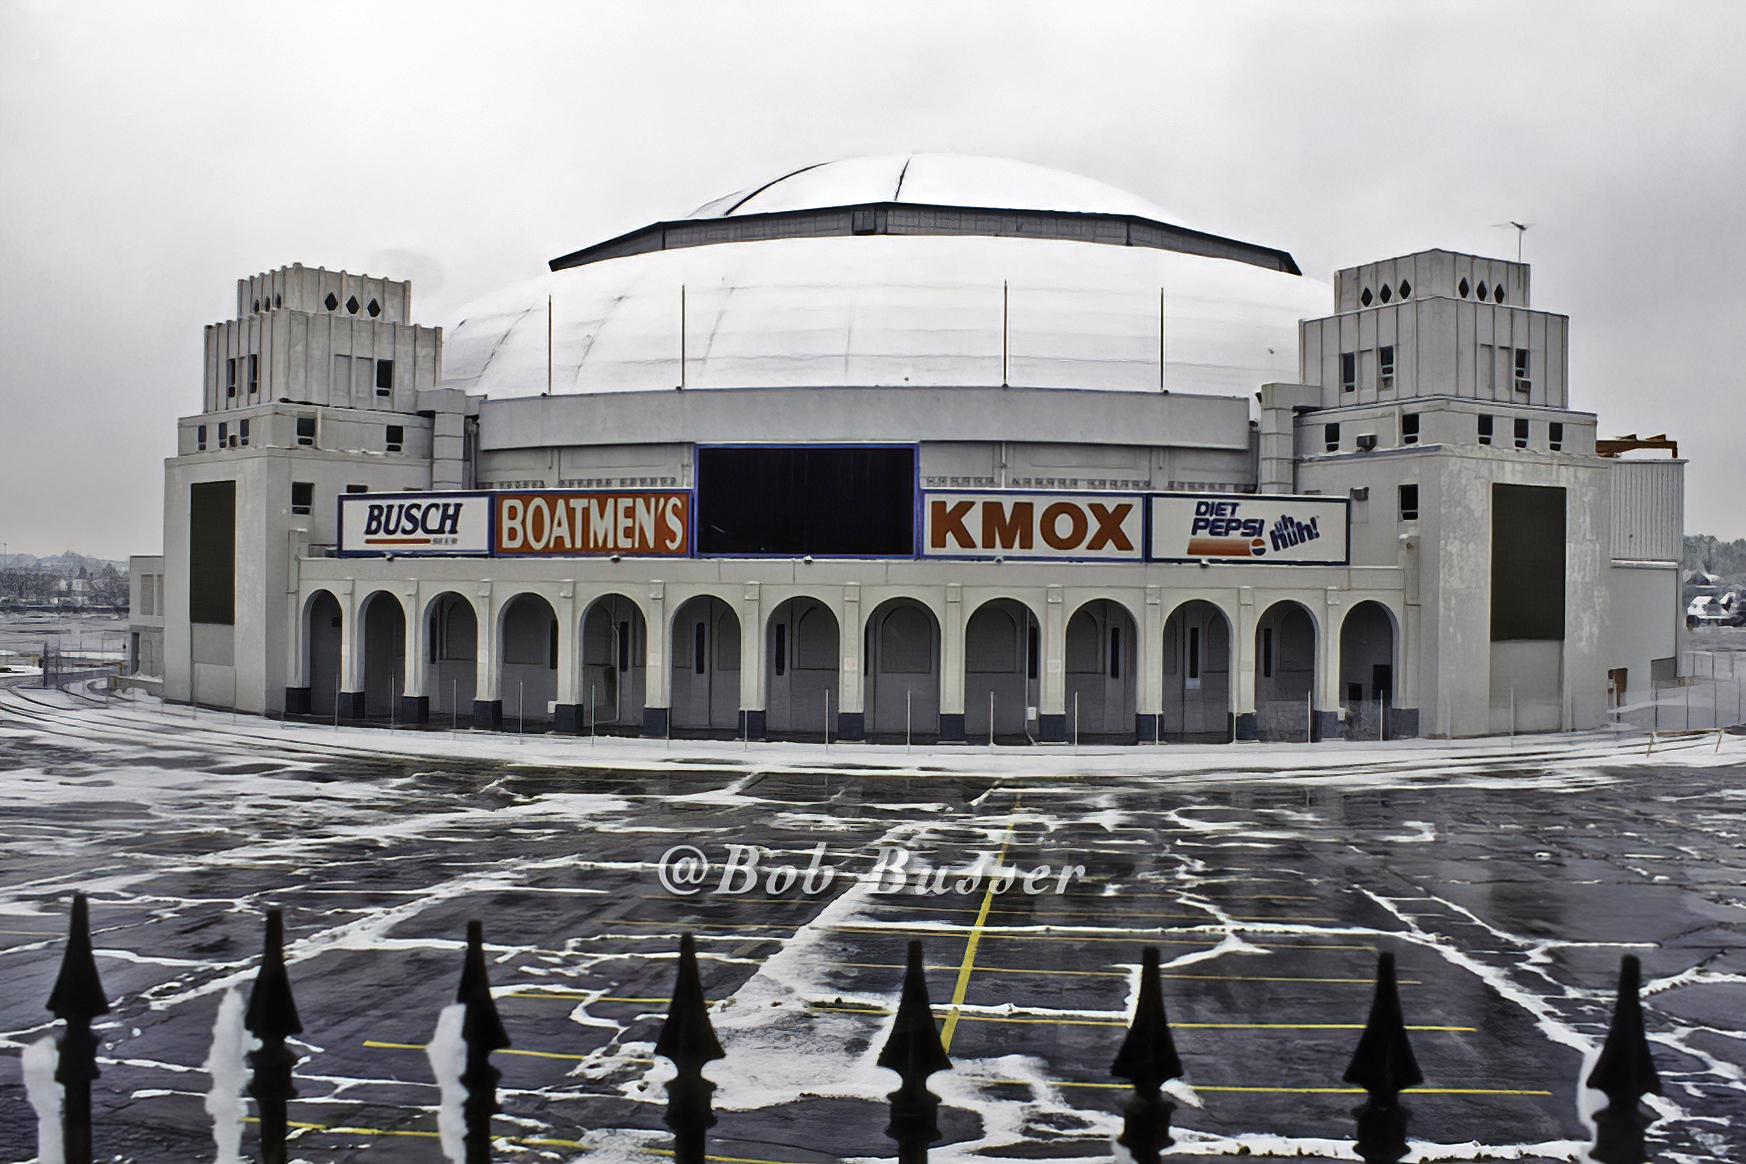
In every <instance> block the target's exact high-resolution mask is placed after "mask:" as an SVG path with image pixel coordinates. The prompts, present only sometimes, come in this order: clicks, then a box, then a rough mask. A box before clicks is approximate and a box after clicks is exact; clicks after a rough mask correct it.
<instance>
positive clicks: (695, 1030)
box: [655, 934, 727, 1164]
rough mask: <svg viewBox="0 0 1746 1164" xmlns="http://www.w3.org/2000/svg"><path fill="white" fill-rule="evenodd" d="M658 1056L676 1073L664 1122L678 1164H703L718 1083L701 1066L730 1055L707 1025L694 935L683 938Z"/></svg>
mask: <svg viewBox="0 0 1746 1164" xmlns="http://www.w3.org/2000/svg"><path fill="white" fill-rule="evenodd" d="M655 1054H657V1055H659V1056H661V1057H662V1058H663V1059H671V1060H672V1061H673V1065H674V1066H675V1067H676V1068H678V1074H676V1075H675V1076H674V1077H673V1079H672V1080H671V1081H670V1082H669V1083H668V1084H667V1116H666V1123H667V1126H668V1127H670V1128H672V1129H673V1159H674V1161H675V1164H703V1160H704V1136H705V1134H706V1133H707V1132H708V1131H709V1129H710V1128H712V1127H714V1126H715V1112H714V1111H713V1110H712V1109H711V1107H710V1096H711V1095H713V1094H714V1093H715V1084H714V1083H712V1082H710V1081H709V1080H708V1079H705V1078H704V1077H703V1067H704V1064H706V1063H709V1062H711V1061H713V1060H716V1059H725V1058H726V1057H727V1056H726V1054H725V1053H724V1052H723V1051H722V1049H721V1043H720V1041H719V1040H717V1039H716V1037H715V1028H714V1027H713V1026H711V1025H710V1022H709V1004H708V1003H707V1002H705V1001H704V998H703V978H702V976H701V975H700V974H699V973H698V971H697V943H696V941H695V940H694V939H693V938H692V936H691V935H690V934H685V935H683V936H681V937H680V939H679V974H678V977H677V978H676V979H675V980H674V983H673V1002H672V1005H670V1006H669V1007H668V1008H667V1021H666V1022H665V1023H664V1024H663V1025H662V1027H661V1034H660V1037H659V1038H657V1039H656V1040H655Z"/></svg>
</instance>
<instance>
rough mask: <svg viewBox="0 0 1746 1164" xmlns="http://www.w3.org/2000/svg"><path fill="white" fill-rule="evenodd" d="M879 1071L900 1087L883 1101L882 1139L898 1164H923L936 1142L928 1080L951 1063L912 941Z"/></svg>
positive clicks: (935, 1107)
mask: <svg viewBox="0 0 1746 1164" xmlns="http://www.w3.org/2000/svg"><path fill="white" fill-rule="evenodd" d="M879 1066H881V1067H884V1068H886V1069H887V1070H890V1071H895V1072H897V1075H898V1078H900V1079H902V1080H903V1084H902V1086H900V1087H899V1088H898V1089H897V1090H896V1091H893V1092H891V1093H890V1094H889V1095H887V1096H886V1098H887V1099H888V1100H890V1101H891V1122H890V1123H889V1124H888V1125H886V1128H885V1134H886V1135H888V1136H890V1137H891V1138H892V1139H894V1140H896V1141H897V1161H898V1164H927V1158H928V1145H929V1144H932V1143H933V1142H934V1141H935V1140H937V1139H939V1138H940V1125H939V1113H940V1097H939V1096H937V1095H935V1094H934V1093H933V1092H931V1091H929V1090H928V1087H927V1082H928V1076H929V1075H932V1074H933V1073H934V1072H936V1071H950V1070H951V1069H952V1061H951V1060H950V1059H948V1058H947V1057H946V1048H945V1047H944V1046H943V1045H942V1044H941V1043H940V1031H939V1028H938V1027H936V1026H935V1025H934V1011H933V1006H932V1005H931V1003H930V1002H929V1000H928V980H927V974H926V972H925V970H924V969H923V966H922V944H921V943H920V942H918V941H912V942H910V944H909V966H908V969H907V970H906V971H905V973H904V976H903V996H902V999H901V1001H899V1002H898V1004H897V1021H896V1022H895V1023H894V1024H893V1025H892V1028H891V1038H890V1039H889V1040H888V1041H887V1042H886V1044H885V1047H884V1048H883V1049H882V1050H881V1051H880V1052H879Z"/></svg>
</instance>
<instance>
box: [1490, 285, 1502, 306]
mask: <svg viewBox="0 0 1746 1164" xmlns="http://www.w3.org/2000/svg"><path fill="white" fill-rule="evenodd" d="M1491 297H1492V298H1493V299H1495V300H1497V301H1498V302H1499V303H1502V302H1503V301H1504V289H1503V284H1502V283H1499V284H1498V285H1497V286H1496V287H1493V288H1492V289H1491Z"/></svg>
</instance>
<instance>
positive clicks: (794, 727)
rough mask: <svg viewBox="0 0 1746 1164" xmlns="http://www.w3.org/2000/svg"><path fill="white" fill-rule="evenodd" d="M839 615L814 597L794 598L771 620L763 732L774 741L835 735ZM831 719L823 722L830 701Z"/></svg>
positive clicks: (839, 704)
mask: <svg viewBox="0 0 1746 1164" xmlns="http://www.w3.org/2000/svg"><path fill="white" fill-rule="evenodd" d="M839 655H840V652H839V651H838V649H837V616H836V615H835V614H833V613H831V608H830V607H828V606H826V605H825V604H824V603H822V602H820V601H819V600H818V599H816V598H790V599H789V600H788V601H787V602H784V603H782V604H781V605H780V606H778V607H777V608H776V609H775V611H774V612H773V613H772V614H771V615H770V625H769V629H768V630H767V631H766V638H765V643H764V658H765V660H766V663H765V666H764V692H765V696H764V699H765V702H764V707H765V713H764V714H765V717H766V718H765V730H766V731H767V732H769V733H770V734H771V735H772V736H773V737H787V738H790V739H823V738H824V733H825V728H826V725H827V724H828V725H829V728H830V735H831V738H832V739H835V738H836V736H837V716H838V715H839V714H840V713H841V711H842V702H841V700H840V699H839V698H838V694H837V666H838V664H837V659H838V657H839ZM827 700H828V701H829V703H828V706H829V708H830V718H829V719H828V720H827V719H826V718H825V708H826V706H827V702H826V701H827Z"/></svg>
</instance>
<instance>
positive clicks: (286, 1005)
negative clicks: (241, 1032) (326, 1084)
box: [243, 909, 303, 1164]
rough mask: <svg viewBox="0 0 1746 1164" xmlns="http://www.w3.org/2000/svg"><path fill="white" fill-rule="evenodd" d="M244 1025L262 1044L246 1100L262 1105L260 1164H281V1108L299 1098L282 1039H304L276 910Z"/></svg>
mask: <svg viewBox="0 0 1746 1164" xmlns="http://www.w3.org/2000/svg"><path fill="white" fill-rule="evenodd" d="M243 1025H244V1026H245V1027H247V1028H248V1030H249V1033H250V1034H252V1035H254V1036H255V1038H257V1039H259V1040H260V1041H261V1045H260V1047H258V1048H257V1049H255V1050H253V1051H250V1052H249V1053H248V1062H249V1067H250V1069H251V1074H250V1076H249V1094H250V1095H252V1096H254V1098H255V1102H256V1103H257V1104H259V1105H260V1113H261V1114H260V1120H261V1164H285V1161H286V1159H287V1157H288V1155H289V1153H288V1152H287V1150H286V1138H287V1136H288V1135H289V1132H290V1124H289V1122H288V1115H287V1110H286V1106H285V1105H286V1104H287V1103H288V1102H290V1101H291V1100H293V1099H296V1098H297V1088H296V1086H295V1085H294V1084H293V1083H292V1082H291V1072H292V1070H293V1069H294V1068H295V1067H296V1066H297V1055H296V1052H294V1051H292V1050H290V1049H289V1048H288V1047H286V1046H285V1039H286V1038H287V1037H288V1036H290V1035H300V1034H302V1033H303V1022H302V1020H300V1019H299V1018H298V1017H297V1003H296V1001H295V1000H294V999H293V998H292V997H291V976H290V975H289V974H288V973H286V971H285V915H284V914H283V913H282V912H281V911H279V910H276V909H269V910H268V911H267V936H266V941H265V944H264V947H263V949H262V952H261V969H260V971H259V972H258V973H257V974H256V975H255V982H254V985H253V986H251V987H249V1005H248V1010H247V1011H246V1012H245V1013H244V1017H243Z"/></svg>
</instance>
